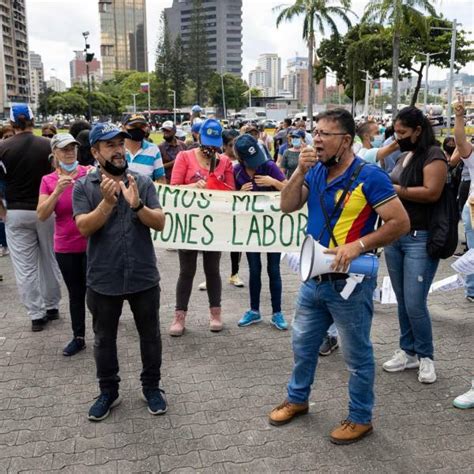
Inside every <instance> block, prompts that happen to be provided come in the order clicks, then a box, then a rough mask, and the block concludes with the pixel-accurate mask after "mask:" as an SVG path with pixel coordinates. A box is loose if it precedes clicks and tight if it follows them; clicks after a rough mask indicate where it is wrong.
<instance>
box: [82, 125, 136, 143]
mask: <svg viewBox="0 0 474 474" xmlns="http://www.w3.org/2000/svg"><path fill="white" fill-rule="evenodd" d="M118 136H121V137H123V138H130V135H129V134H128V133H127V132H124V131H123V130H122V129H120V128H119V127H117V125H114V124H113V123H110V122H99V123H98V124H97V125H94V127H93V128H92V130H91V131H90V134H89V143H90V144H91V146H92V145H94V144H95V143H97V142H103V141H105V140H112V139H113V138H115V137H118Z"/></svg>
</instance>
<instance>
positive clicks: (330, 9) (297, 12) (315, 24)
mask: <svg viewBox="0 0 474 474" xmlns="http://www.w3.org/2000/svg"><path fill="white" fill-rule="evenodd" d="M330 3H332V2H330V1H329V0H295V3H294V4H293V5H291V6H289V7H286V8H284V5H279V6H277V7H275V9H274V10H277V11H280V13H279V15H278V17H277V21H276V25H277V27H278V26H279V25H280V24H281V23H282V22H283V21H291V20H293V19H294V18H295V17H297V16H303V39H304V40H305V41H306V43H307V45H308V90H309V100H308V107H307V113H308V117H309V119H310V126H311V128H312V127H313V102H314V77H313V64H314V49H315V44H316V29H318V30H319V32H320V33H321V35H322V36H323V35H324V33H325V27H326V26H329V28H330V30H331V31H332V33H333V34H334V35H338V34H339V31H338V29H337V25H336V23H335V21H334V18H339V19H341V20H342V21H343V22H344V23H345V24H346V25H347V27H348V28H349V27H350V26H351V22H350V20H349V17H348V16H347V13H348V12H351V10H350V6H351V0H340V1H339V2H338V3H340V5H330ZM351 13H352V12H351Z"/></svg>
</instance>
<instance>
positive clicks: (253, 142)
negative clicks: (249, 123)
mask: <svg viewBox="0 0 474 474" xmlns="http://www.w3.org/2000/svg"><path fill="white" fill-rule="evenodd" d="M234 148H235V151H236V152H237V155H238V156H239V158H240V159H241V160H242V161H243V162H244V164H245V166H247V167H248V168H252V169H256V168H258V167H259V166H260V165H263V163H265V162H266V161H267V157H266V155H265V152H264V151H263V150H262V147H261V146H260V144H259V143H258V141H257V139H256V138H255V137H253V136H252V135H249V134H248V133H246V134H244V135H240V137H238V138H237V139H236V140H235V142H234Z"/></svg>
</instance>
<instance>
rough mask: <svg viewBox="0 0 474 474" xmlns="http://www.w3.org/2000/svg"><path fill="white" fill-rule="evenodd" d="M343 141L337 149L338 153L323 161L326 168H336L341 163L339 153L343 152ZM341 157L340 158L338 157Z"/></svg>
mask: <svg viewBox="0 0 474 474" xmlns="http://www.w3.org/2000/svg"><path fill="white" fill-rule="evenodd" d="M342 143H343V142H342V141H341V144H340V145H339V148H338V149H337V151H336V153H335V154H334V155H332V156H331V158H329V160H327V161H321V163H322V164H323V165H324V166H325V167H326V168H332V167H333V166H336V165H337V164H338V163H339V160H340V159H341V156H340V155H339V152H340V151H341V146H342ZM337 155H339V156H337Z"/></svg>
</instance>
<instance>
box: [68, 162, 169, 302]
mask: <svg viewBox="0 0 474 474" xmlns="http://www.w3.org/2000/svg"><path fill="white" fill-rule="evenodd" d="M128 173H129V174H131V175H133V176H134V178H135V180H136V182H137V187H138V193H139V195H140V199H141V200H142V201H143V203H144V204H145V206H147V207H149V208H151V209H159V208H161V206H160V203H159V202H158V197H157V196H156V190H155V186H154V184H153V182H152V181H151V179H150V178H149V177H148V176H144V175H141V174H138V173H135V172H133V171H128ZM100 182H101V173H100V170H99V168H96V169H95V170H94V171H92V172H91V173H89V174H87V175H86V176H83V177H82V178H80V179H79V180H78V181H77V182H76V183H75V185H74V191H73V215H74V217H76V216H78V215H79V214H88V213H89V212H91V211H93V210H94V209H95V208H96V207H97V206H98V205H99V203H100V202H101V201H102V194H101V192H100ZM124 182H125V184H126V185H128V179H126V178H125V179H124ZM159 281H160V275H159V273H158V268H157V266H156V256H155V249H154V247H153V242H152V239H151V232H150V228H149V227H147V226H145V225H144V224H142V222H141V221H140V218H139V217H138V215H137V213H135V212H133V211H132V210H131V209H130V205H129V204H128V203H127V201H126V200H125V198H124V197H123V195H122V194H120V196H119V197H118V201H117V204H116V205H115V208H114V209H113V211H112V213H111V215H110V217H109V218H108V220H107V221H106V223H105V224H104V226H103V227H101V228H100V229H99V230H98V231H97V232H95V233H94V234H93V235H91V236H90V237H89V241H88V245H87V286H88V287H89V288H91V289H92V290H94V291H96V292H97V293H100V294H103V295H111V296H114V295H126V294H130V293H138V292H140V291H144V290H148V289H150V288H153V287H154V286H157V285H158V283H159Z"/></svg>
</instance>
